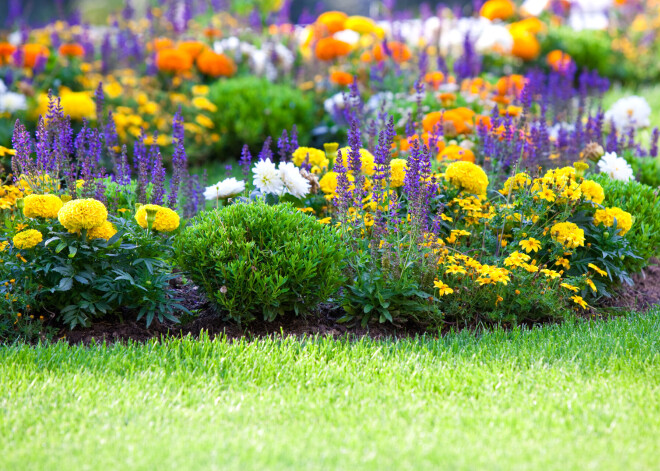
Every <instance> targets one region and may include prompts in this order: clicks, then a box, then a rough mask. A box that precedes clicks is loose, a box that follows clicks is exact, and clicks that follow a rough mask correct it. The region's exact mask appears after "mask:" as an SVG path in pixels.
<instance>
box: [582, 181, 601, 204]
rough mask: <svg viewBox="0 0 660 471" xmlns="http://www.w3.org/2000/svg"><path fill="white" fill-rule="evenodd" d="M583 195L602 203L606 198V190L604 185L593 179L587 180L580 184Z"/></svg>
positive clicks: (587, 199)
mask: <svg viewBox="0 0 660 471" xmlns="http://www.w3.org/2000/svg"><path fill="white" fill-rule="evenodd" d="M580 190H581V191H582V196H583V197H584V199H585V200H586V201H591V202H592V203H595V204H601V203H602V202H603V201H604V200H605V191H604V190H603V187H602V186H600V185H599V184H598V183H596V182H594V181H592V180H585V181H583V182H582V184H581V185H580Z"/></svg>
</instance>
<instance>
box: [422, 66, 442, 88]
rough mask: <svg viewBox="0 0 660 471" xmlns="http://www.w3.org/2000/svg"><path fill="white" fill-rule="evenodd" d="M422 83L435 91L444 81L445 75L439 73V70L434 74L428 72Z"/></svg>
mask: <svg viewBox="0 0 660 471" xmlns="http://www.w3.org/2000/svg"><path fill="white" fill-rule="evenodd" d="M424 81H425V82H426V83H428V84H429V85H431V86H432V87H433V89H434V90H437V89H438V88H439V87H440V85H441V84H442V82H444V81H445V74H443V73H442V72H440V71H439V70H436V71H435V72H428V73H427V74H426V75H425V76H424Z"/></svg>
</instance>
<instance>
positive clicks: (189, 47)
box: [177, 41, 207, 59]
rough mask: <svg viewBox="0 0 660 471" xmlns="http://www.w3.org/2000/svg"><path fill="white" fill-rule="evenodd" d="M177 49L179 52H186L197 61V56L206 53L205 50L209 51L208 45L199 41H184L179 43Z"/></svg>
mask: <svg viewBox="0 0 660 471" xmlns="http://www.w3.org/2000/svg"><path fill="white" fill-rule="evenodd" d="M177 49H178V50H179V51H183V52H185V53H186V54H188V55H189V56H190V57H192V58H193V59H197V56H199V55H200V54H201V53H202V52H204V50H206V49H207V46H206V44H204V43H202V42H199V41H184V42H182V43H179V45H178V46H177Z"/></svg>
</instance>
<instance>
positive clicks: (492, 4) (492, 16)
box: [479, 0, 516, 21]
mask: <svg viewBox="0 0 660 471" xmlns="http://www.w3.org/2000/svg"><path fill="white" fill-rule="evenodd" d="M515 13H516V6H515V5H514V4H513V2H512V1H511V0H488V1H487V2H486V3H484V4H483V5H482V6H481V11H480V12H479V14H480V15H481V16H483V17H484V18H488V19H489V20H491V21H492V20H506V19H508V18H511V17H512V16H513V15H514V14H515Z"/></svg>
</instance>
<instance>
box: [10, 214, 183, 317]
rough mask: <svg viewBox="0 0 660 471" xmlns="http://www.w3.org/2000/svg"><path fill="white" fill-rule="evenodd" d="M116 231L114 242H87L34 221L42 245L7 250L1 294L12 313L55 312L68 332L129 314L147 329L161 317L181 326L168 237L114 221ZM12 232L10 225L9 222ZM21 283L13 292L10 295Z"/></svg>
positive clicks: (48, 223) (53, 225) (51, 222)
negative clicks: (171, 288) (10, 303)
mask: <svg viewBox="0 0 660 471" xmlns="http://www.w3.org/2000/svg"><path fill="white" fill-rule="evenodd" d="M112 222H113V223H114V224H115V225H116V226H117V229H118V232H117V234H115V235H114V236H113V237H112V238H110V239H109V240H107V241H106V240H104V239H94V240H87V238H86V237H85V236H84V235H83V234H71V233H69V232H67V231H66V230H65V229H64V228H62V226H60V225H59V224H58V223H57V221H54V220H35V219H32V220H29V221H28V224H29V225H30V227H31V228H32V229H37V230H39V231H40V232H41V233H42V234H43V235H44V241H43V242H41V243H40V244H38V245H37V246H36V247H33V248H31V249H23V250H17V249H16V248H15V247H13V246H12V245H10V246H9V248H8V254H7V259H6V261H5V263H3V264H2V265H0V267H1V269H0V283H6V282H7V281H9V282H10V283H9V285H4V284H3V285H0V295H2V296H5V295H6V294H8V293H9V296H10V299H14V298H16V301H15V303H14V304H13V307H12V310H11V313H12V317H13V316H15V315H16V314H15V313H17V312H20V311H23V315H24V316H25V313H26V311H28V310H30V311H32V312H50V313H53V314H54V316H55V317H56V318H57V320H59V321H61V322H63V323H64V324H66V325H67V326H68V327H70V328H74V327H76V326H79V325H82V326H88V325H90V324H91V322H92V321H94V320H98V319H100V318H102V317H105V316H107V315H110V314H113V313H114V314H120V313H121V312H124V310H128V311H133V312H136V313H137V319H138V320H140V319H142V318H144V319H145V320H146V324H147V326H148V325H149V324H150V323H151V322H152V321H153V319H154V318H158V319H159V320H160V321H163V320H164V319H169V320H171V321H176V317H175V312H176V311H181V310H184V311H185V308H183V306H181V305H180V304H179V300H178V299H175V298H173V297H172V296H171V294H170V293H169V290H168V286H169V281H170V280H171V279H172V278H174V275H173V274H172V272H171V266H170V264H169V261H168V260H169V257H170V252H171V244H170V239H165V238H163V237H162V236H161V235H158V234H153V233H149V232H148V231H146V230H143V229H141V228H140V227H139V226H137V224H135V223H134V221H127V220H124V219H121V218H117V219H114V220H113V221H112ZM7 229H8V232H9V233H11V231H12V229H11V224H9V223H8V228H7ZM11 280H16V292H19V293H20V295H21V296H22V297H23V298H22V299H21V298H17V297H16V296H15V295H12V294H11V292H10V291H11V290H12V288H13V287H14V286H13V284H12V283H11Z"/></svg>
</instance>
